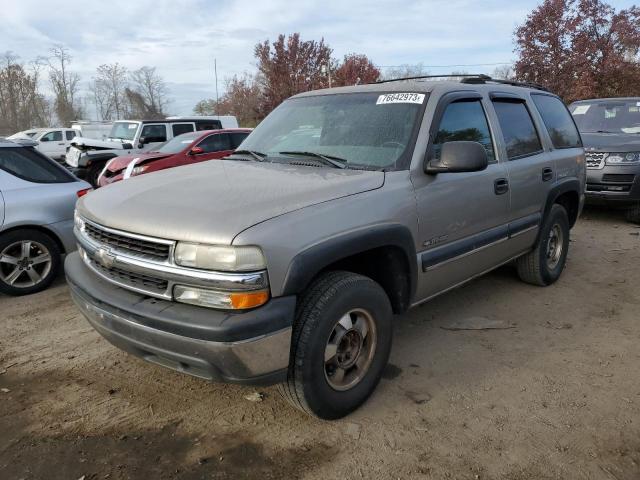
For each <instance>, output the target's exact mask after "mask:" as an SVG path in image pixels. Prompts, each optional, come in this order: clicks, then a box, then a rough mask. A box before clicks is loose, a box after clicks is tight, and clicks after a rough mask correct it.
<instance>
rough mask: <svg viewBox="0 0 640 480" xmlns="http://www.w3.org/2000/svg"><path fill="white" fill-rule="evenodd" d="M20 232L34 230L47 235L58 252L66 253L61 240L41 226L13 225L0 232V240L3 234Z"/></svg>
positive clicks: (51, 231)
mask: <svg viewBox="0 0 640 480" xmlns="http://www.w3.org/2000/svg"><path fill="white" fill-rule="evenodd" d="M20 230H36V231H38V232H40V233H43V234H45V235H47V236H48V237H50V238H51V240H53V241H54V242H55V243H56V245H57V246H58V249H59V250H60V253H61V254H63V255H64V254H66V253H67V251H66V249H65V248H64V243H63V242H62V240H61V239H60V237H59V236H58V235H57V234H56V233H55V232H54V231H53V230H51V229H49V228H47V227H46V226H43V225H31V224H24V225H14V226H12V227H10V228H7V229H5V230H2V231H0V238H1V237H3V236H4V235H5V234H7V233H10V232H16V231H20Z"/></svg>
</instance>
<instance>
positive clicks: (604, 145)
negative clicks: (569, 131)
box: [581, 133, 640, 153]
mask: <svg viewBox="0 0 640 480" xmlns="http://www.w3.org/2000/svg"><path fill="white" fill-rule="evenodd" d="M581 136H582V143H584V149H585V150H586V151H587V152H589V151H596V152H612V153H616V152H640V134H638V133H582V134H581Z"/></svg>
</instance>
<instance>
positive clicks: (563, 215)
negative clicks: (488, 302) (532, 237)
mask: <svg viewBox="0 0 640 480" xmlns="http://www.w3.org/2000/svg"><path fill="white" fill-rule="evenodd" d="M555 229H558V230H555ZM552 230H553V231H555V232H558V231H559V232H561V235H562V237H561V239H560V240H558V241H556V242H555V244H554V245H560V247H561V251H560V252H559V255H557V261H555V258H554V261H553V262H552V261H550V258H549V257H548V255H549V251H550V248H552V245H551V242H552V235H553V234H552ZM569 235H570V229H569V217H568V215H567V211H566V210H565V209H564V207H563V206H562V205H558V204H554V205H553V206H552V207H551V211H550V212H549V214H548V215H547V217H546V219H545V221H544V223H543V224H542V229H541V230H540V236H539V238H538V243H537V244H536V247H535V248H534V249H533V250H532V251H531V252H529V253H527V254H525V255H523V256H522V257H520V258H518V259H517V260H516V267H517V268H518V275H519V276H520V279H521V280H522V281H523V282H526V283H530V284H532V285H539V286H541V287H545V286H547V285H551V284H552V283H554V282H555V281H556V280H558V278H560V275H561V274H562V271H563V270H564V266H565V264H566V261H567V252H568V251H569ZM554 251H555V249H554ZM554 257H555V256H554Z"/></svg>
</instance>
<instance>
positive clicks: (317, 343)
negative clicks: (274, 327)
mask: <svg viewBox="0 0 640 480" xmlns="http://www.w3.org/2000/svg"><path fill="white" fill-rule="evenodd" d="M392 316H393V314H392V310H391V304H390V302H389V298H388V297H387V295H386V293H385V291H384V290H383V289H382V287H381V286H380V285H379V284H377V283H376V282H374V281H373V280H371V279H370V278H368V277H364V276H362V275H357V274H355V273H350V272H329V273H326V274H324V275H322V276H320V277H319V278H318V279H316V280H315V281H314V282H313V283H312V284H311V286H310V287H309V288H308V290H307V291H306V292H305V293H304V294H303V295H302V297H301V299H300V303H299V305H298V308H297V312H296V319H295V323H294V326H293V337H292V348H291V359H290V363H289V371H288V376H287V381H286V382H285V383H283V384H281V385H280V386H279V390H280V393H281V394H282V396H283V397H284V398H285V399H286V400H288V401H289V402H290V403H291V404H292V405H293V406H294V407H296V408H298V409H300V410H302V411H303V412H305V413H308V414H311V415H314V416H317V417H319V418H322V419H327V420H329V419H336V418H341V417H344V416H345V415H347V414H349V413H350V412H352V411H353V410H355V409H356V408H358V407H359V406H360V405H361V404H362V403H364V402H365V400H366V399H367V398H368V397H369V395H371V393H372V392H373V390H374V389H375V387H376V385H377V384H378V382H379V380H380V377H381V375H382V371H383V369H384V367H385V366H386V364H387V360H388V358H389V352H390V350H391V339H392V333H393V332H392Z"/></svg>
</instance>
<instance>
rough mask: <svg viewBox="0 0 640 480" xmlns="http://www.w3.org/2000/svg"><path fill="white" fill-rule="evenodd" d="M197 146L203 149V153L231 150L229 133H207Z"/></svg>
mask: <svg viewBox="0 0 640 480" xmlns="http://www.w3.org/2000/svg"><path fill="white" fill-rule="evenodd" d="M198 146H199V147H200V148H202V149H203V150H204V152H205V153H212V152H220V151H223V150H231V142H230V140H229V135H228V134H226V133H219V134H216V135H209V136H208V137H207V138H205V139H204V140H202V141H201V142H200V143H199V144H198Z"/></svg>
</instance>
